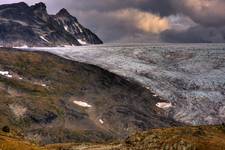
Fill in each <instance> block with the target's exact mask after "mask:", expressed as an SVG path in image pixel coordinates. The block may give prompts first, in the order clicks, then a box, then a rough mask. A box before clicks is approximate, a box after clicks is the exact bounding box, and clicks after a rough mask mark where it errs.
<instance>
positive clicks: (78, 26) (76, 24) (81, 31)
mask: <svg viewBox="0 0 225 150" xmlns="http://www.w3.org/2000/svg"><path fill="white" fill-rule="evenodd" d="M75 26H76V27H77V28H78V29H79V31H80V33H83V30H82V29H81V27H80V25H79V24H78V23H75Z"/></svg>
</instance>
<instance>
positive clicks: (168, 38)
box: [161, 26, 225, 43]
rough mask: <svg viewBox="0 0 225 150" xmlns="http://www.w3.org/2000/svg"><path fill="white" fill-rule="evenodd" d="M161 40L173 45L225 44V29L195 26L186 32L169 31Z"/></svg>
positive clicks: (163, 34) (164, 33) (162, 35)
mask: <svg viewBox="0 0 225 150" xmlns="http://www.w3.org/2000/svg"><path fill="white" fill-rule="evenodd" d="M161 38H162V40H163V41H165V42H172V43H224V42H225V27H220V28H215V27H203V26H195V27H191V28H189V29H187V30H184V31H177V30H167V31H165V32H163V33H162V34H161Z"/></svg>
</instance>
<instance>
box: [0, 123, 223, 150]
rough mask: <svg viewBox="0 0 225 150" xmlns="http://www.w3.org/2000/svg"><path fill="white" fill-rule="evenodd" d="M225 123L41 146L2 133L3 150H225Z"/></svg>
mask: <svg viewBox="0 0 225 150" xmlns="http://www.w3.org/2000/svg"><path fill="white" fill-rule="evenodd" d="M224 139H225V127H224V126H222V125H221V126H198V127H188V126H186V127H182V128H163V129H153V130H149V131H146V132H143V133H136V134H134V135H131V136H130V137H128V138H127V139H126V140H124V141H116V142H113V143H85V142H83V143H61V144H50V145H45V146H38V145H36V144H32V143H31V142H27V141H26V140H24V139H21V138H20V137H15V136H14V137H13V136H12V135H11V134H10V133H7V134H6V133H3V132H1V133H0V148H1V149H2V150H11V149H13V150H14V149H15V150H171V149H172V150H223V149H225V140H224Z"/></svg>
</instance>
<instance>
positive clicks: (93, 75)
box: [0, 48, 182, 144]
mask: <svg viewBox="0 0 225 150" xmlns="http://www.w3.org/2000/svg"><path fill="white" fill-rule="evenodd" d="M159 102H166V100H163V99H161V98H160V97H157V96H154V93H152V92H151V91H149V90H147V89H146V88H145V87H143V86H141V85H140V84H138V83H136V82H133V81H129V79H127V78H123V77H120V76H117V75H115V74H113V73H110V72H108V71H106V70H103V69H101V68H99V67H96V66H93V65H88V64H84V63H79V62H75V61H70V60H66V59H63V58H61V57H58V56H55V55H53V54H49V53H47V52H28V51H22V50H15V49H5V48H1V49H0V129H1V128H2V127H4V126H8V127H9V128H10V130H11V131H12V132H14V133H16V135H23V136H24V138H25V139H28V140H31V141H35V142H37V143H41V144H48V143H61V142H80V141H83V142H85V141H86V142H103V141H108V140H112V139H121V138H125V137H126V136H128V135H130V134H131V133H133V132H136V131H143V130H148V129H150V128H157V127H171V126H178V125H182V124H181V123H179V122H176V121H174V120H173V119H171V118H170V117H169V115H168V114H167V113H165V111H164V110H162V109H160V108H158V107H157V106H156V104H157V103H159Z"/></svg>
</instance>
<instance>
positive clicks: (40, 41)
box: [0, 2, 103, 47]
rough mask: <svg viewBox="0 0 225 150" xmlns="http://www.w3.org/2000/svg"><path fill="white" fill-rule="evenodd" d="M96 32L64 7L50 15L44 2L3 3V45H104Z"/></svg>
mask: <svg viewBox="0 0 225 150" xmlns="http://www.w3.org/2000/svg"><path fill="white" fill-rule="evenodd" d="M102 43H103V42H102V41H101V40H100V39H99V38H98V36H97V35H96V34H94V33H93V32H91V31H90V30H89V29H87V28H85V27H83V26H82V25H81V24H80V23H79V22H78V20H77V18H76V17H73V16H72V15H70V14H69V12H68V11H67V10H66V9H64V8H63V9H61V10H60V11H59V12H58V13H57V14H56V15H49V14H48V12H47V9H46V5H45V4H44V3H42V2H41V3H37V4H35V5H32V6H28V5H27V4H26V3H24V2H20V3H14V4H5V5H0V46H4V47H21V46H29V47H44V46H47V47H48V46H51V47H53V46H65V45H70V46H72V45H86V44H102Z"/></svg>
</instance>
